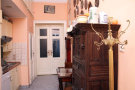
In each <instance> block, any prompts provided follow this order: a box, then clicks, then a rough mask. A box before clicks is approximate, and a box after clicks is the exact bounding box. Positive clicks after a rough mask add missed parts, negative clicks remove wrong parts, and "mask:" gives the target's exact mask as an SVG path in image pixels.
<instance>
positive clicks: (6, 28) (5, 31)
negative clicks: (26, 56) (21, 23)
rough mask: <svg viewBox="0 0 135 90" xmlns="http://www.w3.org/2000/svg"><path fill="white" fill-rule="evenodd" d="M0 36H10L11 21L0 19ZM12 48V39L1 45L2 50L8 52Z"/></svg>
mask: <svg viewBox="0 0 135 90" xmlns="http://www.w3.org/2000/svg"><path fill="white" fill-rule="evenodd" d="M1 33H2V36H8V37H12V23H11V22H8V21H7V20H5V19H3V20H2V32H1ZM11 50H12V41H10V42H8V43H6V44H4V45H3V52H9V51H11Z"/></svg>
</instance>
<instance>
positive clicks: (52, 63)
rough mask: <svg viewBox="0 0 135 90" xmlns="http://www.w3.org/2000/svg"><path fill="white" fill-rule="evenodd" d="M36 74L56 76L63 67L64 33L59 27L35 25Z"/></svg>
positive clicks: (61, 27)
mask: <svg viewBox="0 0 135 90" xmlns="http://www.w3.org/2000/svg"><path fill="white" fill-rule="evenodd" d="M36 31H37V35H36V37H37V53H38V54H37V55H38V58H37V74H38V75H44V74H56V69H57V68H58V67H63V66H64V62H65V60H64V55H63V54H64V50H65V49H64V44H63V43H64V33H63V26H61V25H37V28H36Z"/></svg>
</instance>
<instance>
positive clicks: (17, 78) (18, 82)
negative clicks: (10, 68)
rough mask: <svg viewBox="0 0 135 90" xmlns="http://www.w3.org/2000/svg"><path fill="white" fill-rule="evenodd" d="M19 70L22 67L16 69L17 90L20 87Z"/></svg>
mask: <svg viewBox="0 0 135 90" xmlns="http://www.w3.org/2000/svg"><path fill="white" fill-rule="evenodd" d="M19 68H20V66H18V67H16V75H15V77H16V78H15V90H18V88H19V85H20V81H19V80H20V77H19Z"/></svg>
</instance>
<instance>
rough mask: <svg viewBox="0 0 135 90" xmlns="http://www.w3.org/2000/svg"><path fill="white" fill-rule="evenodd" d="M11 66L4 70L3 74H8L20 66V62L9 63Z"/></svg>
mask: <svg viewBox="0 0 135 90" xmlns="http://www.w3.org/2000/svg"><path fill="white" fill-rule="evenodd" d="M7 63H8V64H9V66H8V67H6V68H4V69H3V74H5V73H7V72H8V71H10V70H12V69H13V68H15V67H17V66H19V65H20V64H21V63H20V62H7Z"/></svg>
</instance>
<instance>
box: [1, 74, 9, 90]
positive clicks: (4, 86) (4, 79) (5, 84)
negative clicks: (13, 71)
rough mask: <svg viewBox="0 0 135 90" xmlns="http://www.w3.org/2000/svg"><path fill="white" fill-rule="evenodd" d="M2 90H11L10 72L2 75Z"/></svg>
mask: <svg viewBox="0 0 135 90" xmlns="http://www.w3.org/2000/svg"><path fill="white" fill-rule="evenodd" d="M1 78H2V80H1V90H11V82H10V72H7V73H5V74H3V75H2V77H1Z"/></svg>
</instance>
